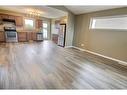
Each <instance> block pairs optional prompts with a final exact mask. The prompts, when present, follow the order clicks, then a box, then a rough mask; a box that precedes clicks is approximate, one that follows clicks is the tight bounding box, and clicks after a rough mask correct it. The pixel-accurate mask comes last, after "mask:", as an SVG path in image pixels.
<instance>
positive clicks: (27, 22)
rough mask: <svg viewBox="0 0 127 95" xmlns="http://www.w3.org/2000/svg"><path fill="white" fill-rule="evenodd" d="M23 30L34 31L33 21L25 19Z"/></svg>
mask: <svg viewBox="0 0 127 95" xmlns="http://www.w3.org/2000/svg"><path fill="white" fill-rule="evenodd" d="M25 29H28V30H32V29H34V20H32V19H25Z"/></svg>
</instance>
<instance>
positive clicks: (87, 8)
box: [65, 5, 124, 14]
mask: <svg viewBox="0 0 127 95" xmlns="http://www.w3.org/2000/svg"><path fill="white" fill-rule="evenodd" d="M65 7H66V8H67V9H68V10H70V11H71V12H72V13H74V14H83V13H90V12H95V11H101V10H107V9H114V8H120V7H124V6H108V5H107V6H65Z"/></svg>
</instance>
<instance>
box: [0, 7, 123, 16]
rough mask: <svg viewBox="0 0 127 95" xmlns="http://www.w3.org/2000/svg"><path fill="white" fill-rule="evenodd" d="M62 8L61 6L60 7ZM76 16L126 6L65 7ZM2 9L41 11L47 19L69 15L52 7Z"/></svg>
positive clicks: (20, 11)
mask: <svg viewBox="0 0 127 95" xmlns="http://www.w3.org/2000/svg"><path fill="white" fill-rule="evenodd" d="M58 7H60V6H58ZM64 7H65V8H67V9H68V10H70V11H71V12H72V13H74V14H83V13H90V12H95V11H101V10H107V9H114V8H120V7H125V6H76V5H73V6H64ZM0 9H3V10H9V11H14V12H19V13H25V14H28V11H27V10H28V9H36V10H39V11H41V13H42V14H41V16H42V17H46V18H60V17H63V16H66V15H67V12H65V11H62V10H59V9H56V8H54V7H50V6H44V5H43V6H0Z"/></svg>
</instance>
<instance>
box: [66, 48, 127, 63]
mask: <svg viewBox="0 0 127 95" xmlns="http://www.w3.org/2000/svg"><path fill="white" fill-rule="evenodd" d="M66 48H75V49H78V50H80V51H85V52H88V53H91V54H94V55H97V56H100V57H103V58H107V59H109V60H112V61H116V62H118V63H119V64H122V65H125V66H127V62H125V61H122V60H119V59H116V58H112V57H108V56H105V55H102V54H99V53H96V52H93V51H89V50H86V49H82V48H79V47H76V46H69V47H68V46H67V47H66Z"/></svg>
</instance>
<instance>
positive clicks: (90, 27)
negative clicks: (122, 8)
mask: <svg viewBox="0 0 127 95" xmlns="http://www.w3.org/2000/svg"><path fill="white" fill-rule="evenodd" d="M119 17H127V15H115V16H103V17H92V18H90V24H89V29H90V30H123V31H124V30H125V31H126V30H127V29H113V28H92V23H93V19H101V18H102V19H104V18H105V19H107V18H119Z"/></svg>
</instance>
